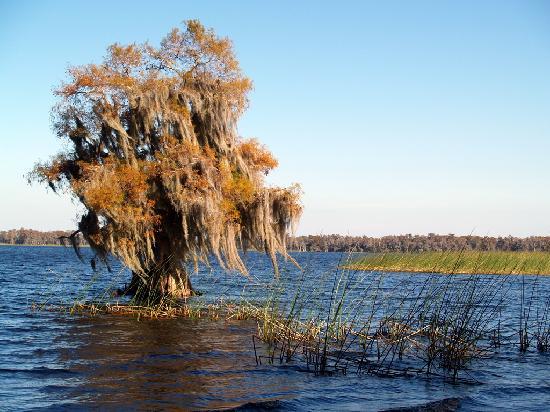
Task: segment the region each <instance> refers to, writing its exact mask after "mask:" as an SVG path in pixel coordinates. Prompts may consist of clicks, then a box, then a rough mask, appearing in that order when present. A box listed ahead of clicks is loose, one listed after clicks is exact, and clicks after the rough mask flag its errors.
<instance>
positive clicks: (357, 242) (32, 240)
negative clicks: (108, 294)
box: [0, 228, 550, 252]
mask: <svg viewBox="0 0 550 412" xmlns="http://www.w3.org/2000/svg"><path fill="white" fill-rule="evenodd" d="M71 233H72V232H71V231H63V230H56V231H53V232H41V231H38V230H32V229H24V228H21V229H12V230H6V231H0V243H7V244H10V245H60V244H61V241H60V240H59V238H60V237H62V236H69V235H70V234H71ZM80 243H81V244H85V243H86V242H85V241H84V240H83V239H81V238H80ZM288 249H290V250H293V251H308V252H349V251H355V252H427V251H433V252H442V251H447V250H454V251H457V250H486V251H495V250H503V251H539V252H550V236H531V237H526V238H520V237H512V236H506V237H489V236H455V235H453V234H448V235H436V234H434V233H429V234H428V235H410V234H409V235H398V236H384V237H368V236H342V235H309V236H298V237H291V238H289V239H288Z"/></svg>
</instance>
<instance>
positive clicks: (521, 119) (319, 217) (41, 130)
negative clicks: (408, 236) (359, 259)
mask: <svg viewBox="0 0 550 412" xmlns="http://www.w3.org/2000/svg"><path fill="white" fill-rule="evenodd" d="M190 18H198V19H200V20H201V21H202V23H203V24H205V25H206V26H210V27H213V28H214V29H215V30H216V31H217V32H218V33H219V34H220V35H224V36H229V37H230V38H231V39H232V40H233V41H234V45H235V49H236V52H237V55H238V57H239V59H240V61H241V65H242V68H243V70H244V71H245V73H246V74H247V75H248V76H249V77H251V78H252V79H253V81H254V85H255V89H254V91H253V93H252V94H251V104H250V108H249V110H248V112H247V113H246V114H245V115H244V117H243V119H242V121H241V123H240V126H239V131H240V133H241V134H242V135H243V136H247V137H252V136H254V137H258V138H259V139H260V140H261V141H262V142H264V143H265V144H267V145H268V146H269V147H270V149H271V150H272V151H273V152H274V153H275V155H276V156H277V157H278V158H279V160H280V167H279V169H278V170H277V171H275V172H274V173H273V174H272V175H271V176H269V182H271V183H272V184H279V185H286V184H289V183H292V182H299V183H301V184H302V187H303V190H304V199H303V202H304V207H305V211H304V215H303V218H302V222H301V224H300V227H299V230H298V233H300V234H316V233H324V234H329V233H341V234H352V235H354V234H366V235H384V234H399V233H428V232H438V233H456V234H469V233H475V234H479V235H507V234H512V235H519V236H526V235H534V234H537V235H550V190H548V188H549V182H550V161H549V157H550V78H549V76H550V3H548V2H544V1H494V2H493V1H483V2H478V1H472V2H468V1H460V2H458V1H457V2H448V1H433V2H424V1H421V2H408V1H402V2H362V1H361V2H359V1H358V2H345V1H342V2H321V1H315V2H313V1H312V2H296V1H288V2H285V1H278V2H259V1H258V2H245V1H240V2H227V1H173V2H164V1H155V2H140V1H126V2H124V1H93V2H74V1H70V2H69V1H67V2H63V1H36V2H23V1H12V2H7V1H1V2H0V56H1V60H0V61H1V64H0V93H1V94H0V96H1V97H0V124H1V128H0V141H1V144H2V146H1V147H2V150H1V151H0V193H1V194H2V195H1V201H0V230H3V229H9V228H14V227H21V226H25V227H32V228H36V229H65V228H67V229H69V228H72V227H74V226H75V222H76V216H77V213H78V207H77V205H75V204H73V203H71V201H70V200H69V199H68V198H63V197H59V196H57V195H55V194H53V193H52V192H51V191H48V190H46V189H45V188H43V187H40V186H37V185H34V186H28V185H27V184H26V181H25V179H24V177H23V175H24V174H25V173H26V172H27V171H28V170H29V169H30V168H32V165H33V164H34V162H35V161H36V160H38V159H47V158H48V157H49V156H50V155H52V154H54V153H55V152H57V151H58V150H59V148H60V142H59V141H58V139H57V138H56V137H55V136H54V135H53V134H52V132H51V128H50V118H49V111H50V107H51V106H52V104H53V103H54V98H53V96H52V93H51V91H52V89H53V88H54V87H55V86H56V85H57V84H58V83H59V82H60V81H61V80H62V79H63V77H64V73H65V69H66V67H67V65H68V64H75V65H78V64H84V63H89V62H99V61H100V60H101V57H102V56H103V54H104V51H105V48H106V47H107V46H108V45H109V44H111V43H113V42H120V43H131V42H143V41H149V42H151V43H154V44H156V43H158V42H159V41H160V39H161V38H162V37H163V36H164V34H166V33H167V32H168V30H169V29H170V28H172V27H174V26H177V25H178V24H179V23H180V22H181V21H183V20H185V19H190Z"/></svg>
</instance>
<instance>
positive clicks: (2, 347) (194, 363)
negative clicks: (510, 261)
mask: <svg viewBox="0 0 550 412" xmlns="http://www.w3.org/2000/svg"><path fill="white" fill-rule="evenodd" d="M84 254H85V255H86V259H88V260H89V258H90V257H91V254H90V251H89V250H88V249H84ZM294 257H295V258H296V260H297V261H298V262H299V263H300V264H301V265H302V267H303V268H304V269H305V270H304V272H300V271H298V270H297V269H295V268H294V267H292V266H289V265H283V270H282V272H281V281H280V284H285V285H287V288H288V289H289V290H290V291H292V289H293V288H292V287H288V285H295V284H297V283H298V281H299V279H302V280H301V282H303V281H304V280H303V278H306V281H309V282H311V284H321V283H320V282H321V281H320V280H321V279H330V274H331V273H334V270H335V268H336V267H337V266H338V262H339V261H340V259H341V255H340V254H336V253H296V254H294ZM247 264H248V266H249V268H250V271H251V274H252V278H251V279H245V278H243V277H241V276H238V275H235V274H227V273H225V272H223V271H221V270H220V269H219V268H217V267H216V266H214V267H213V268H212V269H211V270H206V269H204V268H203V269H201V271H200V272H199V273H198V274H196V275H194V276H193V278H192V280H193V284H194V287H195V288H196V289H198V290H200V291H201V292H203V293H204V295H203V296H202V297H201V298H197V299H204V300H206V301H208V300H215V299H218V298H220V297H221V296H224V297H225V298H226V299H235V298H239V299H243V298H246V299H260V298H261V297H262V296H264V297H265V295H266V294H267V293H269V290H270V289H269V288H270V284H271V280H272V278H273V274H272V271H271V267H270V265H269V262H268V260H267V259H266V258H265V257H264V256H263V255H260V254H257V253H251V254H249V255H248V257H247ZM112 266H113V267H112V272H111V273H109V272H108V271H107V270H105V269H104V268H98V271H97V272H93V271H92V270H91V268H90V267H89V265H88V264H85V263H82V262H80V261H79V260H77V258H76V257H75V255H74V253H73V251H72V250H70V249H65V248H58V247H8V246H4V247H0V291H1V295H2V299H1V301H0V410H10V411H11V410H88V409H101V410H176V409H182V410H212V409H227V408H238V407H241V408H240V410H257V409H261V408H264V409H271V410H387V409H392V408H414V407H418V406H421V405H426V404H428V403H430V402H437V401H442V402H441V403H440V404H439V405H438V407H439V408H440V409H439V410H454V409H455V408H456V407H458V408H459V410H497V409H498V410H501V411H506V410H510V411H512V410H514V411H515V410H541V411H542V410H549V409H550V354H544V353H539V352H537V351H536V349H535V348H534V345H531V346H532V347H531V348H530V349H529V350H528V351H527V352H526V353H520V352H519V351H518V348H517V347H516V346H514V345H513V344H509V345H503V346H502V347H501V348H500V349H499V350H498V351H497V352H496V353H494V354H493V355H492V356H490V357H489V358H488V359H484V360H482V361H476V362H474V364H472V365H471V367H470V370H469V371H468V372H467V373H468V377H470V378H471V379H472V380H473V381H475V382H477V383H475V384H472V383H455V384H453V383H451V382H448V381H446V380H444V379H439V378H436V377H434V378H430V379H428V378H425V377H419V376H413V377H397V378H395V377H394V378H382V377H376V376H371V375H361V376H358V375H356V374H353V373H348V374H347V375H345V376H330V377H327V376H315V375H314V374H312V373H308V372H304V371H303V368H301V367H300V366H299V365H296V364H292V363H291V364H282V365H260V366H258V365H257V364H256V361H255V356H254V350H253V346H252V340H251V337H252V335H253V334H254V333H255V332H256V325H255V323H254V322H253V321H225V320H219V321H210V320H200V319H199V320H190V319H169V320H143V319H141V320H138V319H136V318H132V317H127V316H115V315H98V316H95V317H91V316H84V315H70V314H64V313H59V312H54V311H46V310H41V311H33V310H31V305H32V304H33V303H36V304H46V305H47V304H59V303H62V304H71V303H73V302H75V301H76V300H84V299H94V300H96V301H97V300H104V299H108V296H109V293H108V291H109V290H110V289H114V288H116V287H118V286H120V285H122V284H123V283H125V282H126V281H128V276H129V275H128V273H127V272H126V271H124V270H123V269H122V268H121V267H120V266H119V265H117V264H116V262H115V263H113V265H112ZM421 276H422V275H413V274H393V275H391V276H390V275H388V276H387V277H386V278H385V280H384V282H386V283H387V284H388V285H390V284H391V283H392V282H397V281H396V280H395V279H399V282H403V279H409V278H412V277H421ZM508 281H509V288H507V291H506V294H507V298H506V300H505V304H504V306H503V312H504V313H503V334H504V335H506V334H507V335H509V336H511V337H510V342H513V341H515V338H514V337H513V334H514V333H515V332H514V331H515V329H514V323H517V319H518V316H519V315H518V314H519V310H520V309H519V307H518V302H519V296H520V293H521V292H520V291H521V283H522V281H524V282H526V285H527V286H526V287H525V288H524V291H528V292H529V293H528V294H530V295H529V296H534V293H531V291H535V290H536V299H534V303H533V307H532V313H533V315H532V318H533V319H534V316H535V312H536V311H537V310H539V311H540V310H541V308H543V306H541V305H542V302H544V300H545V299H547V298H548V296H550V278H536V277H534V276H531V277H525V278H524V279H522V278H521V277H513V278H509V280H508ZM329 284H330V282H329ZM535 286H536V287H535ZM388 287H389V286H388ZM388 290H393V289H391V288H390V289H388ZM289 293H290V292H289ZM289 296H291V295H289ZM323 296H325V295H323ZM391 296H392V294H388V299H390V300H391ZM242 405H245V406H242ZM417 410H423V409H417ZM424 410H427V409H424ZM431 410H438V409H437V407H435V409H431Z"/></svg>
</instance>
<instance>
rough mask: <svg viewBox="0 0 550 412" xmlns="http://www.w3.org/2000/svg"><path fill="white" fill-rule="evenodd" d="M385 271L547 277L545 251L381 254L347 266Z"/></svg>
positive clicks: (548, 264) (548, 266) (549, 264)
mask: <svg viewBox="0 0 550 412" xmlns="http://www.w3.org/2000/svg"><path fill="white" fill-rule="evenodd" d="M348 267H349V268H352V269H359V270H375V271H376V270H379V271H388V272H424V273H464V274H474V273H478V274H495V275H518V274H527V275H550V253H548V252H502V251H498V252H476V251H450V252H422V253H383V254H373V255H367V256H363V257H360V258H358V259H356V260H355V261H353V262H351V263H350V264H349V266H348Z"/></svg>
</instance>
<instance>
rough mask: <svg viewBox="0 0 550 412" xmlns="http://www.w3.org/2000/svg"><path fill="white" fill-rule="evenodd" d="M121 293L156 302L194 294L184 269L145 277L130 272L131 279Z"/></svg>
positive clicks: (140, 299) (139, 299) (139, 300)
mask: <svg viewBox="0 0 550 412" xmlns="http://www.w3.org/2000/svg"><path fill="white" fill-rule="evenodd" d="M122 294H125V295H131V296H134V298H135V299H136V300H137V301H138V302H140V303H158V302H159V301H161V300H162V299H166V298H167V299H185V298H188V297H190V296H194V295H195V292H194V291H193V287H192V286H191V280H190V279H189V276H188V274H187V273H186V272H185V271H184V270H181V269H179V270H173V271H171V273H165V272H163V273H158V271H157V272H156V273H152V274H151V275H149V276H147V278H146V279H143V278H142V277H140V276H139V275H138V274H137V273H132V280H131V281H130V284H129V285H128V287H127V288H126V289H125V290H124V291H122Z"/></svg>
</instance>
